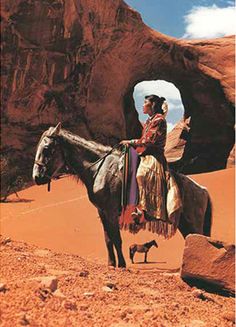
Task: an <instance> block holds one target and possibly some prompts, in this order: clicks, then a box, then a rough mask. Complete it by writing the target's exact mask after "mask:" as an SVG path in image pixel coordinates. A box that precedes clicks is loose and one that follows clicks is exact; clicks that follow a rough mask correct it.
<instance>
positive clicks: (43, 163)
mask: <svg viewBox="0 0 236 327" xmlns="http://www.w3.org/2000/svg"><path fill="white" fill-rule="evenodd" d="M47 137H48V138H50V139H53V141H54V142H55V144H54V146H56V145H57V143H56V142H57V139H56V138H55V137H53V136H48V135H47ZM119 147H121V144H119V143H118V144H115V145H114V146H113V147H112V148H111V150H109V151H108V152H107V153H106V154H105V155H104V156H102V157H101V158H99V159H98V160H96V161H95V162H93V163H92V164H91V165H89V166H87V167H86V170H87V169H89V168H91V167H93V166H95V165H96V164H98V163H99V162H100V164H99V166H98V168H97V170H96V175H97V173H98V171H99V170H100V168H101V166H102V164H103V162H104V160H105V159H106V157H107V156H108V155H109V154H111V153H112V152H113V151H114V150H115V149H119ZM61 153H62V156H63V159H64V166H67V164H66V157H65V154H64V152H63V151H62V150H61ZM51 160H52V158H47V162H46V163H45V162H42V161H40V160H35V161H34V165H37V166H39V167H44V168H45V169H46V170H47V168H48V164H49V163H50V161H51ZM60 169H61V167H60V168H59V169H56V170H55V172H54V173H53V174H52V175H51V176H49V175H46V174H45V177H47V178H48V179H49V182H48V192H50V189H51V187H50V183H51V179H52V178H56V179H59V178H61V176H62V175H57V176H56V177H54V176H55V174H56V173H57V172H58V171H59V170H60Z"/></svg>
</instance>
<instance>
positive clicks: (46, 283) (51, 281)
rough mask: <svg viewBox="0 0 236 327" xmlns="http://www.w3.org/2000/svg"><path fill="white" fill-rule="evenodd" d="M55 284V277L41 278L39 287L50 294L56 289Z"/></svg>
mask: <svg viewBox="0 0 236 327" xmlns="http://www.w3.org/2000/svg"><path fill="white" fill-rule="evenodd" d="M57 283H58V280H57V278H56V277H55V276H49V277H42V278H41V285H42V286H43V287H45V288H48V289H50V290H51V291H52V292H54V291H55V290H56V289H57Z"/></svg>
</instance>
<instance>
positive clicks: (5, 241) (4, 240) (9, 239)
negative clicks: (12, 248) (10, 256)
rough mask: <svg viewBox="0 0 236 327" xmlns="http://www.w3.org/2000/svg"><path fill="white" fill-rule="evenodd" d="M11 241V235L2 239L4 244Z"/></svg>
mask: <svg viewBox="0 0 236 327" xmlns="http://www.w3.org/2000/svg"><path fill="white" fill-rule="evenodd" d="M10 242H11V238H10V237H6V238H4V239H3V240H2V241H1V244H2V245H6V244H7V243H10Z"/></svg>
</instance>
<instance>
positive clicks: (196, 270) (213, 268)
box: [181, 234, 235, 293]
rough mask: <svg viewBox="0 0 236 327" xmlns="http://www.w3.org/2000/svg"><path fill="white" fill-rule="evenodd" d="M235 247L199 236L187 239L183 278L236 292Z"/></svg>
mask: <svg viewBox="0 0 236 327" xmlns="http://www.w3.org/2000/svg"><path fill="white" fill-rule="evenodd" d="M234 262H235V246H234V245H227V244H224V243H223V242H220V241H216V240H212V239H211V238H209V237H205V236H202V235H197V234H190V235H189V236H187V237H186V243H185V249H184V254H183V263H182V269H181V277H182V278H183V279H196V280H197V281H199V280H200V281H203V282H206V283H208V284H210V285H213V286H216V287H217V288H218V289H223V290H227V291H229V292H231V293H234V292H235V265H234Z"/></svg>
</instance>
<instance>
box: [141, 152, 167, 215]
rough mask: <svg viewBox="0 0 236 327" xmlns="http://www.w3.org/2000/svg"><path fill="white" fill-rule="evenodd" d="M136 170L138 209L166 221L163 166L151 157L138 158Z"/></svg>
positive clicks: (165, 189) (165, 188)
mask: <svg viewBox="0 0 236 327" xmlns="http://www.w3.org/2000/svg"><path fill="white" fill-rule="evenodd" d="M140 159H141V161H140V164H139V168H138V170H137V175H136V177H137V183H138V188H139V208H140V209H142V210H144V211H145V212H146V214H147V215H148V216H150V217H153V218H156V219H161V220H162V221H168V214H167V206H166V201H167V191H168V190H167V181H166V171H165V167H164V164H163V163H162V162H161V161H159V160H158V159H157V158H155V157H154V156H152V155H146V156H144V157H141V158H140Z"/></svg>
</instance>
